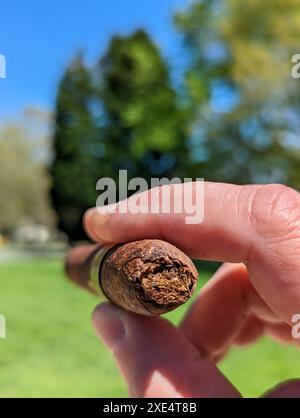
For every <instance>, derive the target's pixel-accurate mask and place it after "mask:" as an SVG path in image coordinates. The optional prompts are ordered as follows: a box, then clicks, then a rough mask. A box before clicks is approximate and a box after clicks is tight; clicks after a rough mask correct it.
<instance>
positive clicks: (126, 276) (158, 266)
mask: <svg viewBox="0 0 300 418" xmlns="http://www.w3.org/2000/svg"><path fill="white" fill-rule="evenodd" d="M66 272H67V275H68V276H69V277H70V278H71V280H72V281H74V282H76V283H77V284H78V285H80V286H82V287H84V288H87V289H88V290H91V291H93V292H94V293H99V291H101V290H102V292H103V293H104V295H105V296H106V297H107V298H108V299H109V300H110V301H112V302H113V303H115V304H116V305H118V306H121V307H122V308H124V309H127V310H129V311H132V312H135V313H139V314H143V315H160V314H163V313H166V312H168V311H171V310H173V309H175V308H177V307H178V306H180V305H181V304H183V303H184V302H186V301H187V300H188V299H189V298H190V297H191V295H192V294H193V291H194V289H195V287H196V284H197V279H198V272H197V270H196V268H195V266H194V264H193V262H192V261H191V260H190V258H189V257H187V256H186V255H185V254H184V253H183V252H182V251H180V250H179V249H178V248H176V247H174V246H173V245H171V244H169V243H167V242H164V241H161V240H156V239H148V240H141V241H134V242H129V243H127V244H123V245H118V246H114V247H109V248H102V249H101V247H99V246H98V245H85V246H80V247H77V248H75V249H73V250H71V251H70V253H69V255H68V257H67V260H66ZM92 272H94V273H93V277H92V281H91V273H92ZM95 272H96V274H95ZM95 285H96V286H95ZM97 287H98V288H97Z"/></svg>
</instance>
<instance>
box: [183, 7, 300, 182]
mask: <svg viewBox="0 0 300 418" xmlns="http://www.w3.org/2000/svg"><path fill="white" fill-rule="evenodd" d="M175 22H176V25H177V27H178V28H179V30H180V32H181V34H182V35H183V39H184V46H185V48H186V49H185V50H186V51H188V59H187V68H186V83H185V86H186V95H187V97H188V98H189V102H190V106H191V108H192V109H193V118H194V119H193V120H194V129H193V135H192V153H193V155H194V156H195V158H194V162H195V164H193V166H192V168H193V171H194V173H197V174H198V175H199V174H202V175H203V176H204V177H206V178H208V179H211V180H219V181H232V182H238V183H246V182H256V181H258V182H264V181H289V179H290V180H291V174H290V170H291V166H292V158H291V152H290V148H289V141H287V139H288V137H289V135H290V134H291V133H292V132H293V130H294V129H295V123H294V122H293V117H291V113H292V114H294V116H295V113H297V112H299V106H296V107H295V101H296V99H295V97H297V96H299V83H298V84H296V83H297V82H295V80H293V79H292V77H291V57H292V55H293V54H294V53H296V52H297V48H299V41H300V1H299V0H277V1H273V0H266V1H259V0H244V1H239V0H225V1H224V0H222V1H221V0H202V1H196V2H194V3H193V4H192V5H190V6H189V7H188V8H187V10H186V11H184V12H182V13H179V14H177V16H176V18H175ZM294 120H295V117H294ZM296 120H297V118H296ZM293 155H295V153H293ZM298 162H299V159H298ZM294 174H295V170H294ZM294 177H295V176H294ZM293 184H295V178H294V179H293ZM298 184H299V181H298Z"/></svg>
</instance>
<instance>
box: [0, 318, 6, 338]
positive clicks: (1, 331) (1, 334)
mask: <svg viewBox="0 0 300 418" xmlns="http://www.w3.org/2000/svg"><path fill="white" fill-rule="evenodd" d="M0 338H6V318H5V316H4V315H1V314H0Z"/></svg>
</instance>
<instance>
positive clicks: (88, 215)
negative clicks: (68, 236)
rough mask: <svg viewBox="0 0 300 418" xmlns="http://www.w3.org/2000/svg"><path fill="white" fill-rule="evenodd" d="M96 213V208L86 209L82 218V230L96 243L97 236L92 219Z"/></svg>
mask: <svg viewBox="0 0 300 418" xmlns="http://www.w3.org/2000/svg"><path fill="white" fill-rule="evenodd" d="M95 212H96V208H91V209H88V210H87V211H86V212H85V213H84V214H83V217H82V224H83V229H84V230H85V232H86V234H87V235H88V236H89V237H90V238H91V239H92V240H93V241H97V235H96V234H95V231H94V227H93V221H92V218H93V216H94V214H95Z"/></svg>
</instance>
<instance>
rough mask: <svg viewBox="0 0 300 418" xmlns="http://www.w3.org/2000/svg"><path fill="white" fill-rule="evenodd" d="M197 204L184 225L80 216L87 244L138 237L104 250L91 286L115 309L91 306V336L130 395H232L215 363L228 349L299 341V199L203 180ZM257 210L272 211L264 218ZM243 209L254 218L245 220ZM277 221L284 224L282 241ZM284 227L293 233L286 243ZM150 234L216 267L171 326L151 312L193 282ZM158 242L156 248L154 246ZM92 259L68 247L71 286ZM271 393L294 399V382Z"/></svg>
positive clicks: (180, 298)
mask: <svg viewBox="0 0 300 418" xmlns="http://www.w3.org/2000/svg"><path fill="white" fill-rule="evenodd" d="M185 187H186V185H177V186H176V192H177V197H178V196H179V198H180V196H182V195H184V194H185V190H184V188H185ZM145 193H146V192H145ZM254 196H255V199H254ZM220 197H221V198H220ZM249 202H251V204H249ZM274 202H275V203H274ZM204 204H205V218H204V221H203V222H202V223H201V224H199V225H187V224H186V223H185V222H184V214H182V215H180V214H174V215H172V214H169V215H168V216H164V215H163V214H162V215H157V214H154V215H152V214H151V213H149V214H146V215H145V214H144V213H140V214H130V213H126V214H124V213H114V214H110V213H105V211H104V210H103V211H102V212H98V211H97V210H96V209H92V210H90V211H89V212H88V213H87V215H86V217H85V228H86V231H87V232H88V234H89V235H90V237H91V238H92V239H94V240H95V241H98V242H102V243H106V242H107V241H106V240H107V239H108V238H109V240H110V242H114V243H117V242H125V241H134V240H136V239H140V240H141V241H135V242H132V243H131V242H129V243H128V244H124V245H119V246H117V247H114V248H110V250H108V249H107V250H108V252H107V253H106V255H105V256H104V257H105V258H104V259H103V261H102V263H103V264H102V267H101V271H100V270H99V271H100V275H98V277H99V282H98V283H99V285H100V286H101V288H102V290H103V292H104V293H105V294H106V296H107V297H108V298H109V299H110V300H112V301H113V302H114V303H107V304H100V305H99V306H98V307H97V308H96V309H95V311H94V313H93V325H94V328H95V331H96V333H97V335H98V336H99V338H100V339H101V340H102V341H103V342H104V343H105V344H106V346H107V347H108V348H109V349H110V350H111V351H112V353H113V355H114V357H115V360H116V362H117V364H118V366H119V368H120V369H121V371H122V375H123V376H124V378H125V380H126V383H127V385H128V388H129V393H130V395H131V396H134V397H137V396H139V397H162V396H164V397H222V398H224V397H225V398H226V397H240V396H241V395H240V393H239V392H238V390H237V389H236V388H235V387H234V386H233V385H232V384H231V383H230V382H229V381H228V380H227V379H226V378H225V377H224V375H222V373H221V372H220V371H219V370H218V368H217V367H216V366H215V364H214V363H216V362H218V361H219V360H220V359H222V358H223V357H224V356H225V355H226V353H227V352H228V350H229V349H230V347H231V346H234V345H243V346H244V345H247V344H251V343H253V342H255V341H256V340H257V339H259V338H260V337H261V336H263V335H265V334H267V335H268V336H271V337H272V336H273V337H274V338H275V339H277V340H278V338H280V340H281V341H284V342H285V343H288V344H290V345H295V344H297V345H299V343H298V340H294V339H293V337H292V334H291V324H290V323H289V321H290V320H291V318H292V315H293V314H294V312H299V306H300V305H299V300H300V293H299V271H300V264H299V251H298V250H299V239H296V238H295V237H298V236H300V226H299V225H300V223H299V221H298V219H299V211H298V210H297V209H298V208H299V207H300V195H299V194H298V193H297V192H295V191H293V190H291V189H287V188H282V186H280V187H278V186H274V185H267V186H259V185H255V186H235V185H232V184H230V185H229V184H223V183H206V184H205V203H204ZM266 207H271V208H272V214H273V216H272V217H271V218H268V216H266V215H267V212H266V210H265V208H266ZM283 207H284V208H285V210H284V211H283V210H282V208H283ZM249 208H250V209H251V210H252V211H253V210H254V212H253V214H254V215H255V217H254V218H251V222H249V210H250V209H249ZM286 208H290V210H287V209H286ZM296 215H297V218H296ZM253 219H254V220H255V223H253V222H252V220H253ZM278 220H280V222H279V221H278ZM284 225H287V226H289V227H288V228H287V234H286V235H284V234H283V232H284V229H285V227H284ZM291 225H293V226H294V227H293V229H291ZM258 231H260V232H259V234H258ZM291 231H292V232H293V234H296V233H297V235H293V237H294V239H291V235H290V234H291ZM149 236H151V237H156V238H165V239H167V240H170V241H172V242H176V243H178V245H179V246H180V248H183V249H184V250H185V251H186V252H187V253H188V254H192V255H193V256H195V257H196V258H202V259H203V258H205V259H209V260H220V261H223V262H225V264H224V265H223V266H222V267H221V268H220V269H219V270H218V271H217V272H216V273H215V274H214V275H213V276H212V277H211V278H210V280H209V282H208V283H207V284H206V285H205V286H204V287H203V289H202V290H201V295H200V297H199V298H197V299H196V300H195V302H194V303H193V305H192V306H191V307H190V308H189V309H188V311H187V313H186V314H185V315H184V317H183V320H182V321H181V323H180V326H179V328H176V327H175V326H174V325H173V324H172V323H170V322H169V321H167V320H165V319H164V318H160V317H158V316H153V315H152V316H150V313H152V314H153V313H155V314H157V313H159V312H164V311H166V310H170V309H174V308H175V307H176V306H179V305H180V303H183V302H184V301H185V300H187V299H188V297H189V295H190V294H191V292H192V290H193V284H192V283H195V282H196V277H194V278H193V276H194V273H195V270H194V269H193V265H192V264H190V260H189V259H188V258H185V257H186V256H185V255H184V254H183V258H181V257H182V252H181V251H180V252H179V253H177V251H179V250H177V249H176V248H175V249H174V250H173V249H172V250H171V251H169V248H170V247H169V244H167V243H163V244H160V243H162V241H159V240H148V239H147V240H145V239H144V238H146V237H149ZM157 246H158V248H159V250H154V249H155V248H157ZM171 247H172V248H174V247H173V246H171ZM122 248H123V250H122ZM126 248H127V249H126ZM266 248H269V251H266ZM287 248H288V249H289V251H287ZM270 249H272V251H270ZM173 251H176V254H175V256H174V254H173ZM99 254H100V259H101V257H102V255H101V252H100V253H99V245H96V246H90V245H89V246H85V247H79V248H77V249H74V250H72V252H71V253H70V255H69V257H68V263H67V271H68V273H69V275H70V277H71V278H72V280H74V281H76V282H77V283H78V284H79V285H81V286H83V287H85V288H88V289H89V290H92V291H95V290H94V288H95V281H94V279H92V280H90V271H91V269H92V271H97V269H96V270H94V268H93V267H91V266H92V264H93V265H94V266H97V263H99ZM114 254H115V255H114ZM118 254H119V255H118ZM95 255H97V256H96V258H94V256H95ZM93 260H96V261H97V262H95V261H94V263H93ZM125 260H126V261H129V264H128V265H129V266H130V269H129V268H127V269H126V268H125V265H126V262H125ZM177 260H179V262H177ZM175 261H176V262H175ZM100 264H101V263H100ZM98 266H99V264H98ZM154 266H155V267H154ZM246 266H247V267H246ZM283 266H285V268H283ZM291 267H292V268H291ZM174 271H176V272H177V279H175V278H174V277H173V272H174ZM108 273H109V274H108ZM132 273H133V274H132ZM165 275H166V276H165ZM92 277H97V274H96V275H95V276H94V275H93V274H92ZM163 277H165V279H164V278H163ZM175 282H176V286H174V287H173V284H174V285H175ZM113 283H114V284H115V287H114V286H113ZM125 283H126V284H125ZM96 284H97V283H96ZM166 284H169V285H171V286H166ZM189 284H190V286H191V287H189ZM194 285H195V284H194ZM96 287H97V286H96ZM158 289H159V291H158ZM117 304H118V305H120V306H122V307H125V309H131V310H134V311H138V312H140V309H141V310H142V311H143V313H145V315H132V314H131V313H130V312H127V311H126V310H124V309H120V308H118V306H117ZM158 307H159V309H158ZM146 315H148V316H146ZM280 395H283V396H290V397H299V396H300V382H299V381H292V382H285V383H282V385H281V386H279V387H278V388H276V389H275V390H273V391H272V392H269V393H268V394H267V395H265V396H267V397H280Z"/></svg>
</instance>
